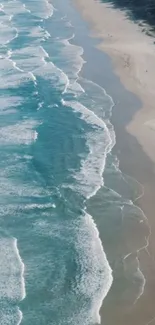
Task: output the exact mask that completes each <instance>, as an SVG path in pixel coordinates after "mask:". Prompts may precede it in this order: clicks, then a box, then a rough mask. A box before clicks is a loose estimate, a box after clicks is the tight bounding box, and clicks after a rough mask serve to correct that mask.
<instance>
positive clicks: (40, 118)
mask: <svg viewBox="0 0 155 325" xmlns="http://www.w3.org/2000/svg"><path fill="white" fill-rule="evenodd" d="M53 5H54V6H55V7H54V6H53ZM53 5H51V3H48V2H47V1H44V0H39V1H37V6H36V1H27V2H26V3H24V2H22V1H16V0H15V1H7V2H6V1H3V2H1V12H0V24H1V27H3V32H2V29H1V32H0V59H1V60H0V68H1V76H0V78H1V82H0V103H1V105H0V115H1V119H0V145H1V158H0V173H1V185H0V192H1V198H0V200H1V206H0V216H1V217H0V242H1V252H0V256H1V265H2V267H1V271H0V274H1V276H0V310H1V311H0V319H1V324H2V325H3V324H7V325H9V324H11V325H16V324H20V323H21V324H25V325H28V324H30V323H37V324H38V325H39V324H42V325H43V324H46V325H47V324H65V325H66V324H80V323H82V324H95V323H99V322H100V315H99V310H100V307H101V305H102V301H103V300H104V298H105V296H106V295H107V293H108V291H109V289H110V287H111V284H112V281H113V277H112V268H113V269H114V263H113V258H112V256H113V255H114V253H115V252H113V251H112V252H110V251H109V250H108V247H110V245H113V244H114V243H115V240H114V238H115V235H114V236H113V238H112V239H111V241H110V238H111V237H110V236H111V230H112V229H113V230H114V231H115V224H116V220H114V218H116V211H118V219H120V218H121V220H122V218H123V217H122V215H123V213H124V215H127V214H128V212H126V211H130V212H131V209H134V211H136V212H135V215H136V216H137V219H136V218H134V222H135V219H136V220H138V222H137V223H139V220H142V219H143V223H144V224H145V227H144V228H145V230H146V222H145V217H144V216H143V214H142V212H141V211H139V210H138V211H139V214H138V212H137V208H136V207H135V206H134V205H133V203H132V199H133V197H132V196H134V197H135V196H136V195H137V196H138V195H139V193H141V189H139V186H138V187H137V184H135V181H134V180H133V181H132V180H131V179H130V180H127V178H125V179H126V180H127V182H125V185H124V178H123V177H126V176H122V174H121V172H120V171H119V165H118V161H117V158H116V157H114V156H112V155H111V154H110V152H111V149H112V148H113V146H114V144H115V133H114V129H113V126H112V124H111V123H110V117H111V114H112V108H113V106H114V102H113V99H112V97H111V96H110V95H109V94H107V93H106V91H105V90H104V89H103V88H102V87H100V86H99V85H97V84H95V83H94V82H92V81H91V80H87V79H86V78H83V77H82V76H81V74H80V71H81V69H82V66H83V65H84V64H85V61H84V59H83V52H84V49H83V47H81V46H79V45H74V37H75V34H76V33H77V32H78V31H77V29H76V28H75V26H74V19H75V20H76V15H75V16H74V17H73V18H74V19H73V21H71V20H70V19H71V14H72V10H73V9H71V12H69V11H68V16H67V15H66V13H65V10H66V7H67V6H69V3H68V2H67V0H66V7H65V6H64V7H63V5H62V3H61V1H58V2H57V3H53ZM67 8H69V7H67ZM107 157H108V158H107ZM103 172H104V174H103ZM104 175H105V176H104ZM103 176H104V177H103ZM104 178H105V180H106V179H107V180H108V182H109V189H107V187H106V186H104ZM122 178H123V181H122ZM106 182H107V181H106ZM120 184H123V185H120ZM126 184H127V185H126ZM129 184H130V185H129ZM118 185H119V186H118ZM115 187H116V188H115ZM110 188H114V189H113V190H110ZM118 188H119V191H118ZM121 188H125V189H126V190H125V192H124V191H123V192H122V191H121ZM98 191H99V192H98ZM100 191H102V195H101V197H100V205H99V204H98V205H97V207H96V210H95V211H94V212H93V207H95V202H94V203H93V204H92V203H91V202H92V201H91V200H96V202H98V197H97V196H95V195H96V193H97V192H98V195H100V193H101V192H100ZM135 191H136V192H135ZM137 193H138V194H137ZM124 194H125V195H124ZM90 198H91V199H90ZM89 200H90V201H89ZM88 201H89V202H88ZM89 206H90V207H89ZM100 206H101V209H102V211H103V212H104V213H103V216H104V215H105V212H106V214H107V215H108V219H107V215H105V217H104V218H103V220H102V221H104V222H105V224H106V233H105V234H104V236H105V247H106V249H105V248H104V240H102V242H101V239H100V235H99V231H101V232H102V230H101V229H100V228H99V231H98V229H97V226H96V224H97V223H98V220H99V218H98V216H96V212H97V213H98V212H99V211H100ZM87 208H88V210H90V211H91V214H90V212H88V211H87ZM122 211H124V212H122ZM130 220H131V219H130ZM131 223H132V222H131ZM132 226H133V223H132V225H131V228H132ZM128 227H129V226H128V225H126V226H125V229H127V228H128ZM119 231H120V232H121V231H122V229H121V228H120V229H119ZM144 232H145V231H144ZM106 235H107V237H106ZM116 239H117V236H116ZM143 239H144V237H143V238H142V240H141V242H140V243H138V244H137V243H136V245H137V247H138V248H139V245H140V247H142V246H143V245H145V244H146V243H145V241H144V240H143ZM138 248H137V249H138ZM106 250H107V252H109V253H108V254H107V255H106V253H105V252H106ZM131 250H132V247H130V250H129V251H128V250H127V251H126V250H125V251H124V252H123V253H121V258H124V256H126V255H127V254H128V253H130V252H131ZM123 254H124V255H123ZM136 254H137V251H136ZM116 257H117V255H116ZM137 258H138V257H137V255H136V256H135V258H134V260H135V261H136V259H137ZM109 262H110V264H109ZM135 270H136V271H135ZM138 270H139V264H138V263H137V264H135V265H134V272H136V274H137V278H138V279H140V280H138V282H137V283H138V289H137V291H136V297H138V295H139V290H141V289H139V288H142V287H143V285H144V279H143V277H142V276H141V273H140V272H139V275H140V276H138ZM130 276H131V277H132V276H133V272H132V271H131V274H130Z"/></svg>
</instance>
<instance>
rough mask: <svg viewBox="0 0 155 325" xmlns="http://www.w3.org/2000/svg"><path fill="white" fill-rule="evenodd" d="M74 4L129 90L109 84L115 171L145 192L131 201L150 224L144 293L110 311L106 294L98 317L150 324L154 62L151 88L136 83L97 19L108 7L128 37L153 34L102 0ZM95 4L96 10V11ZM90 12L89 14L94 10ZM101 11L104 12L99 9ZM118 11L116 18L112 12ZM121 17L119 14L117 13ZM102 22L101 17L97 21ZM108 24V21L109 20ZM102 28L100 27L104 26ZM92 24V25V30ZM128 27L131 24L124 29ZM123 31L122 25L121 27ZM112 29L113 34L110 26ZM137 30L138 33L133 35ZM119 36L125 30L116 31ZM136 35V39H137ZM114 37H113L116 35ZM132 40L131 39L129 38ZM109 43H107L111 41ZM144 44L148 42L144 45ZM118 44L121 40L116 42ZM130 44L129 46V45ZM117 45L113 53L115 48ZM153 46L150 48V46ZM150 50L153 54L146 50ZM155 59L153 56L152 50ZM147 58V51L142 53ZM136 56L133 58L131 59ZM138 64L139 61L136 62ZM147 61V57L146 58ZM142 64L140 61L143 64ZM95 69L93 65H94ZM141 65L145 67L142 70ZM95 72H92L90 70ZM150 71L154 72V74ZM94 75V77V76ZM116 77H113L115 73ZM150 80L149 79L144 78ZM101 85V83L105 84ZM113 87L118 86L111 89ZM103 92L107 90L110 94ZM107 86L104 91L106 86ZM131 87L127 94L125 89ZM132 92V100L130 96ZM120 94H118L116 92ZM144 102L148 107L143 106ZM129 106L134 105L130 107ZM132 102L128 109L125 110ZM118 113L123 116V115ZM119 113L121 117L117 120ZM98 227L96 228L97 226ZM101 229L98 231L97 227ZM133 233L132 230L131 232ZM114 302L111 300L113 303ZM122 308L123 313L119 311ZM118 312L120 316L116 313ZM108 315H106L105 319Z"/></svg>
mask: <svg viewBox="0 0 155 325" xmlns="http://www.w3.org/2000/svg"><path fill="white" fill-rule="evenodd" d="M75 2H76V7H78V9H79V11H80V12H81V13H82V16H83V17H84V19H85V20H86V21H88V23H90V26H93V28H90V30H91V31H93V33H92V36H93V37H94V38H96V39H97V40H98V42H97V45H96V46H97V47H98V48H99V49H100V50H102V55H104V53H107V54H108V55H109V56H110V58H111V59H112V63H113V68H114V72H115V73H116V75H117V76H119V78H120V81H121V82H122V85H123V86H125V88H126V89H127V92H128V94H129V97H128V98H123V100H122V102H121V104H120V102H119V96H120V93H118V94H117V89H114V85H112V86H109V89H110V87H111V89H112V92H113V94H112V97H113V99H114V100H116V105H115V109H114V110H113V115H112V119H111V120H112V124H113V125H114V128H115V133H116V137H117V142H116V145H115V147H114V148H113V152H114V154H116V155H117V157H118V159H119V162H120V170H121V171H122V172H123V173H125V174H127V175H129V176H131V177H132V178H134V179H135V180H137V181H138V182H139V183H140V184H142V186H143V187H144V189H145V192H144V195H143V196H140V197H139V198H138V199H137V200H136V205H138V206H139V207H140V208H141V209H142V210H143V211H144V214H145V215H146V217H147V219H148V222H149V226H150V228H151V236H150V238H149V247H146V249H143V250H142V251H141V252H139V259H140V265H141V269H142V272H143V273H144V275H145V278H146V284H145V289H144V293H143V294H142V296H141V297H140V299H139V300H138V301H137V302H136V304H135V305H134V306H132V308H131V306H130V307H129V308H126V307H125V306H123V308H122V305H119V306H118V305H117V306H116V307H114V308H113V310H112V315H110V312H109V310H108V309H109V304H108V300H109V299H111V297H110V298H109V296H111V295H110V294H109V293H108V296H107V298H105V300H104V303H103V305H102V308H101V310H100V314H101V316H103V324H106V325H111V324H113V322H116V323H119V325H124V324H126V325H131V324H133V325H134V324H135V325H143V324H144V325H146V324H148V323H151V324H155V318H154V317H155V315H154V314H155V313H154V305H153V301H154V299H155V277H154V272H155V262H154V261H155V257H154V252H153V251H154V247H155V240H154V239H153V234H155V222H154V210H155V203H154V195H153V193H154V191H155V182H154V181H155V175H154V164H153V163H154V162H155V155H154V154H153V152H154V150H153V149H154V145H155V144H154V143H153V140H154V139H153V134H154V130H155V126H154V121H152V119H154V117H155V112H154V111H153V104H152V103H153V102H154V101H153V99H154V97H155V95H154V94H153V74H154V73H153V72H154V71H155V70H154V69H155V63H152V61H148V64H149V66H150V68H151V65H152V64H153V69H152V71H151V76H149V73H148V72H146V71H145V73H147V78H148V79H147V80H148V82H149V84H150V82H151V85H152V88H151V89H149V87H148V86H147V87H146V85H145V84H143V85H141V84H140V83H139V81H138V80H137V78H140V76H141V74H140V75H138V77H137V75H136V78H134V77H135V75H134V73H135V71H136V70H135V68H136V61H135V62H134V64H135V65H134V64H133V65H132V64H131V65H130V64H129V65H128V60H127V61H126V57H122V56H121V52H119V51H118V48H117V46H118V43H117V40H116V42H113V46H112V42H111V38H113V37H111V34H109V36H108V37H107V39H105V36H104V35H103V34H104V33H102V29H101V28H104V27H103V23H102V22H101V21H100V24H101V25H98V20H99V17H100V19H101V18H103V16H102V15H103V14H104V17H105V16H106V15H107V17H109V16H108V11H109V13H110V15H112V16H113V17H115V16H116V17H119V19H120V17H121V19H122V20H121V19H120V24H122V27H123V26H124V24H125V25H126V24H127V25H128V26H130V25H131V26H132V27H131V31H130V37H131V36H133V31H134V29H136V37H138V39H139V35H141V36H142V38H143V39H145V42H146V44H147V46H148V47H149V46H151V51H152V49H154V50H155V46H154V45H153V40H152V38H151V39H150V38H149V37H148V36H146V35H144V34H142V32H141V30H140V27H139V26H137V25H136V24H135V23H133V22H132V21H129V20H126V17H125V13H122V12H120V11H119V10H118V9H112V8H108V7H107V6H106V4H101V3H99V2H96V1H94V0H87V1H85V2H83V0H75ZM95 8H96V9H95ZM95 10H96V12H95V15H94V11H95ZM103 11H105V12H104V13H103ZM117 14H118V16H117ZM120 15H121V16H120ZM102 20H103V19H102ZM109 24H110V23H109ZM104 26H105V25H104ZM94 27H95V28H94ZM129 29H130V27H129ZM120 30H122V29H120ZM113 32H115V31H114V30H113ZM137 33H138V34H137ZM121 34H122V35H123V36H122V37H124V34H123V33H121ZM141 36H140V37H141ZM116 38H117V37H116ZM101 39H103V43H102V42H101V43H100V44H99V45H98V43H99V40H101ZM130 41H131V39H130ZM110 42H111V43H110ZM147 42H148V43H147ZM146 44H145V50H146V52H147V46H146ZM119 45H120V43H119ZM133 45H134V44H133ZM115 46H116V51H115ZM123 46H124V44H123ZM152 46H153V47H152ZM127 50H129V56H130V57H131V58H130V60H131V59H132V51H131V48H130V49H129V48H127ZM151 53H152V52H151ZM152 55H153V57H154V58H155V54H154V53H153V54H152ZM146 57H147V58H148V54H147V55H146ZM135 58H138V57H137V54H136V56H135V54H134V55H133V60H134V59H135ZM136 60H137V59H136ZM124 64H125V65H124ZM141 64H142V62H140V65H141ZM145 64H147V61H145ZM142 66H143V67H144V65H142ZM94 69H95V68H94ZM144 69H145V68H144ZM94 71H95V70H94ZM154 75H155V74H154ZM144 76H145V74H144V71H143V73H142V80H143V81H145V78H144ZM97 77H98V76H97ZM117 78H118V77H117ZM149 78H150V79H149ZM104 88H106V87H104ZM116 88H117V87H116ZM109 89H108V93H110V94H111V92H109ZM106 90H107V89H106ZM129 91H131V93H129ZM130 94H131V97H133V94H135V96H134V99H133V100H132V98H131V99H130ZM121 95H122V94H121ZM126 100H127V101H128V103H127V105H126V106H128V107H125V103H126ZM135 101H137V103H136V104H137V106H136V108H135V106H134V105H135ZM148 103H149V107H148ZM132 105H133V106H132ZM130 106H131V110H130V112H129V111H128V108H129V107H130ZM122 113H123V116H122ZM118 116H120V117H121V118H120V119H119V118H118ZM99 229H100V228H99ZM100 230H101V229H100ZM135 235H136V231H135ZM115 302H116V301H115ZM122 309H124V312H122ZM119 312H120V314H119ZM109 315H110V317H109Z"/></svg>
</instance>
